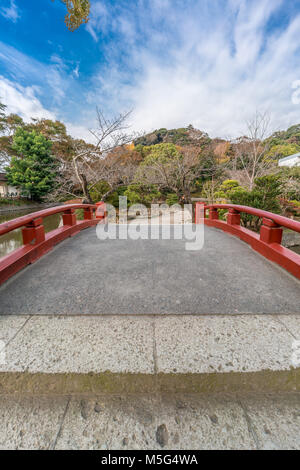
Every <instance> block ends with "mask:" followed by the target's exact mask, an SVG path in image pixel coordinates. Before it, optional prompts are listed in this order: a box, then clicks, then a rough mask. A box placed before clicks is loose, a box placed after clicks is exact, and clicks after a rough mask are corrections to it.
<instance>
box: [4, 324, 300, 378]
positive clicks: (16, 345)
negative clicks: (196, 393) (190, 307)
mask: <svg viewBox="0 0 300 470" xmlns="http://www.w3.org/2000/svg"><path fill="white" fill-rule="evenodd" d="M24 319H25V318H24V317H16V316H10V315H8V316H7V317H5V321H3V320H4V317H3V318H2V319H0V322H1V324H2V336H3V337H8V336H9V335H10V334H11V331H12V330H14V329H15V328H16V325H18V326H19V327H20V328H19V330H18V334H17V335H15V336H14V338H13V339H12V340H11V341H10V343H9V344H8V345H7V347H6V364H3V365H0V371H2V372H3V371H5V372H23V371H26V372H30V373H51V374H57V373H77V374H81V373H89V372H97V373H100V372H106V371H109V372H111V373H123V374H127V373H134V374H135V373H138V374H153V373H154V372H157V373H161V372H162V373H166V374H170V373H171V374H172V373H177V374H185V373H188V374H194V373H198V374H199V373H202V374H203V373H214V372H221V373H224V372H242V373H245V372H253V371H263V370H269V371H272V370H274V371H280V370H287V371H288V370H289V369H290V368H291V366H292V363H291V358H292V352H293V350H292V347H293V341H294V337H293V335H292V333H291V332H292V331H297V328H298V330H299V324H300V316H296V315H291V316H288V317H287V316H286V315H263V316H262V315H239V316H230V315H227V316H224V315H219V316H218V315H217V316H198V317H197V316H191V315H187V316H185V315H182V316H176V315H174V316H166V317H165V316H155V317H151V316H146V315H142V316H140V317H138V316H121V317H118V316H107V315H102V316H84V315H83V316H80V317H74V316H65V317H62V316H44V315H41V316H32V317H31V318H30V319H29V321H28V320H27V322H26V324H24ZM286 319H288V322H287V323H290V330H289V329H288V328H287V327H286V325H285V323H286ZM18 320H20V322H18ZM21 320H22V322H21ZM10 323H11V324H10Z"/></svg>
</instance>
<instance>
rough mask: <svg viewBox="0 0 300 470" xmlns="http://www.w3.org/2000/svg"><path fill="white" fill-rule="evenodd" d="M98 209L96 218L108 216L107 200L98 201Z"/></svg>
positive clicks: (102, 218) (101, 218)
mask: <svg viewBox="0 0 300 470" xmlns="http://www.w3.org/2000/svg"><path fill="white" fill-rule="evenodd" d="M96 206H97V209H96V219H100V220H104V219H105V217H106V216H107V211H106V204H105V202H102V201H101V202H97V203H96Z"/></svg>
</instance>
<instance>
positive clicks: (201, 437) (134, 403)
mask: <svg viewBox="0 0 300 470" xmlns="http://www.w3.org/2000/svg"><path fill="white" fill-rule="evenodd" d="M99 402H100V405H102V411H101V412H100V413H95V411H94V407H95V404H96V403H98V404H99ZM83 406H85V409H86V414H85V416H83V415H82V407H83ZM213 416H217V423H216V422H213V420H212V417H213ZM254 447H255V445H254V442H253V439H252V438H251V436H250V435H249V433H248V428H247V423H246V420H245V418H244V414H243V410H242V409H241V407H240V406H239V404H238V403H237V402H236V401H235V400H234V399H233V398H228V397H224V396H222V397H207V396H205V397H200V396H194V397H190V396H181V395H179V396H178V397H176V396H175V397H174V396H163V395H158V396H138V397H136V396H130V397H114V398H111V399H110V400H107V399H102V400H101V398H99V397H96V398H95V399H86V400H77V399H74V400H72V402H71V403H70V407H69V412H68V414H67V416H66V418H65V422H64V426H63V429H62V433H61V435H60V437H59V439H58V441H57V446H56V448H57V449H65V448H68V449H79V448H84V449H124V450H128V449H154V450H161V449H213V448H218V449H230V448H233V449H234V448H240V449H246V448H250V449H252V448H254Z"/></svg>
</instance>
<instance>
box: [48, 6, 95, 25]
mask: <svg viewBox="0 0 300 470" xmlns="http://www.w3.org/2000/svg"><path fill="white" fill-rule="evenodd" d="M52 1H54V0H52ZM61 1H62V2H63V3H64V4H65V5H66V7H67V11H68V13H67V14H66V16H65V23H66V25H67V28H68V29H69V30H70V31H75V30H76V29H78V28H79V26H81V25H82V24H83V23H87V22H88V20H89V14H90V1H89V0H61Z"/></svg>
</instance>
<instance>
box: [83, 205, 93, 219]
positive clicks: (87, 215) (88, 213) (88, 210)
mask: <svg viewBox="0 0 300 470" xmlns="http://www.w3.org/2000/svg"><path fill="white" fill-rule="evenodd" d="M93 218H94V211H93V208H92V207H85V208H84V220H93Z"/></svg>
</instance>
